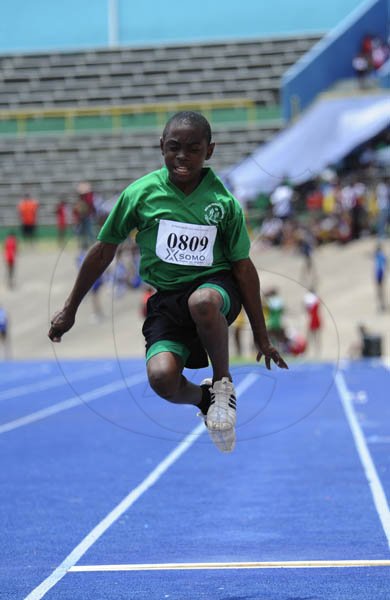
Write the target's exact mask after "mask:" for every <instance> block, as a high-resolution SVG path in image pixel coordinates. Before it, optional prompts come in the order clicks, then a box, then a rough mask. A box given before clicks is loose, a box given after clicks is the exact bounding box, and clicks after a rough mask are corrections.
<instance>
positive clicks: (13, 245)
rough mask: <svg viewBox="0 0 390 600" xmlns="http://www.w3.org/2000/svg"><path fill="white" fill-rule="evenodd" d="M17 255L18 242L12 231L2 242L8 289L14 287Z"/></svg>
mask: <svg viewBox="0 0 390 600" xmlns="http://www.w3.org/2000/svg"><path fill="white" fill-rule="evenodd" d="M17 253H18V241H17V238H16V235H15V233H14V232H13V231H10V232H9V233H8V234H7V236H6V238H5V240H4V260H5V266H6V270H7V284H8V287H9V288H10V289H12V288H13V286H14V277H15V262H16V256H17Z"/></svg>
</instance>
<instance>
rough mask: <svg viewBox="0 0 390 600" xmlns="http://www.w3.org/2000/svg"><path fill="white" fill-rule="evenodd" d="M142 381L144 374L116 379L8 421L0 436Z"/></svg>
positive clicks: (144, 379)
mask: <svg viewBox="0 0 390 600" xmlns="http://www.w3.org/2000/svg"><path fill="white" fill-rule="evenodd" d="M142 381H146V377H145V374H144V373H142V374H138V375H134V376H133V377H127V378H125V379H118V380H117V381H114V382H112V383H108V384H107V385H103V386H101V387H98V388H95V389H94V390H91V391H89V392H85V394H80V395H79V396H72V397H71V398H69V399H68V400H63V401H62V402H57V404H53V405H52V406H48V407H47V408H43V409H42V410H37V411H35V412H33V413H29V414H28V415H24V416H23V417H19V418H18V419H14V420H13V421H8V422H7V423H3V424H1V425H0V434H2V433H8V432H9V431H13V430H14V429H18V428H19V427H24V426H25V425H31V423H35V422H36V421H42V419H47V418H48V417H52V416H53V415H56V414H58V413H60V412H63V411H64V410H69V409H70V408H74V407H75V406H80V404H86V403H88V402H92V400H97V399H98V398H102V397H103V396H107V395H108V394H112V393H113V392H117V391H119V390H122V389H124V388H126V387H128V386H131V385H136V384H137V383H141V382H142Z"/></svg>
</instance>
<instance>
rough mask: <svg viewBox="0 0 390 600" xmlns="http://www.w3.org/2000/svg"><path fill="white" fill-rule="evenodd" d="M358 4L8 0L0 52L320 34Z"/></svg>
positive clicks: (341, 0) (349, 0)
mask: <svg viewBox="0 0 390 600" xmlns="http://www.w3.org/2000/svg"><path fill="white" fill-rule="evenodd" d="M360 2H361V0H321V1H320V0H316V1H315V2H308V0H272V2H269V0H240V1H239V2H237V0H219V1H217V0H216V1H215V2H212V1H211V2H210V0H197V2H195V3H193V4H188V5H186V3H183V2H181V1H179V0H166V1H165V2H160V0H151V1H149V2H142V1H141V2H136V1H135V0H65V1H64V2H57V1H56V0H9V1H7V0H4V1H3V2H2V3H1V19H0V53H2V54H6V53H11V52H18V51H20V52H26V51H27V52H29V51H31V52H35V51H40V50H42V51H44V50H71V49H78V48H80V49H81V48H99V47H105V46H109V45H127V46H131V45H142V44H154V43H164V42H174V43H180V42H191V41H201V40H202V41H207V40H218V39H243V38H256V37H267V36H273V35H288V34H294V33H300V34H302V33H306V32H307V33H309V32H310V33H322V32H326V31H329V30H330V29H331V28H333V27H334V26H336V25H337V23H339V21H340V20H342V19H343V18H345V16H346V15H348V14H349V13H350V12H351V11H353V10H354V9H355V8H356V7H357V6H358V5H359V4H360Z"/></svg>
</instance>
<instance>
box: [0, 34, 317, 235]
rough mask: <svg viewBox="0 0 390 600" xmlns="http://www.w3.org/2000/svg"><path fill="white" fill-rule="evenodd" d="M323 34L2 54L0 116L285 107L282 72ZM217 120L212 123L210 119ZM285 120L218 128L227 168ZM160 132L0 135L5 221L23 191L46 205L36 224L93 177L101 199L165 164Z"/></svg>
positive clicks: (221, 164) (11, 219)
mask: <svg viewBox="0 0 390 600" xmlns="http://www.w3.org/2000/svg"><path fill="white" fill-rule="evenodd" d="M318 39H319V36H318V35H317V36H305V37H297V36H294V37H283V38H277V39H268V40H250V41H235V42H226V43H222V42H218V43H204V44H192V45H186V46H184V45H171V46H158V47H145V48H118V49H115V50H114V49H109V50H108V49H105V50H88V51H80V52H54V53H39V54H38V53H34V54H15V55H3V56H0V118H2V119H6V118H7V112H8V111H20V114H23V111H31V110H32V111H37V116H38V117H39V111H42V110H50V109H64V110H66V109H68V108H72V107H73V108H74V107H86V108H87V107H90V108H92V107H96V106H99V107H100V106H101V107H104V106H112V107H114V106H118V105H132V104H134V105H140V104H141V105H143V106H145V107H147V105H148V104H150V105H152V104H158V103H164V102H172V103H180V102H194V101H199V100H207V101H215V102H218V101H223V100H227V99H229V98H242V99H246V100H251V101H252V102H254V103H256V105H257V106H265V107H267V106H269V107H272V106H275V105H277V104H278V103H279V85H280V79H281V76H282V74H283V73H284V71H285V70H286V69H287V68H288V67H289V66H290V65H292V64H293V63H294V62H295V61H296V60H297V59H298V58H299V57H300V56H301V55H302V54H303V53H304V52H306V51H307V50H308V49H309V48H310V47H311V46H312V45H313V43H315V42H316V41H317V40H318ZM212 124H213V123H212ZM280 127H281V122H280V121H275V120H273V121H272V120H270V121H264V122H261V121H257V122H256V121H252V122H249V121H248V122H247V123H239V124H238V123H234V122H229V123H228V122H226V124H225V125H223V124H222V123H218V124H215V126H214V124H213V129H214V131H215V141H216V142H217V149H216V153H215V157H213V159H212V163H211V164H212V166H213V167H214V168H215V169H216V170H217V171H221V170H223V169H225V168H226V167H228V166H230V165H232V164H234V163H235V162H237V161H239V160H241V159H243V158H245V157H246V156H247V155H248V154H249V153H251V152H252V151H253V150H254V149H255V148H256V147H257V146H258V145H259V144H260V143H262V142H264V141H266V140H268V139H270V138H271V137H272V136H273V135H274V134H275V132H276V131H277V130H278V129H279V128H280ZM159 134H160V131H159V130H158V129H156V128H154V129H150V128H149V129H145V130H144V131H140V130H136V129H134V130H131V129H127V130H124V129H123V130H121V129H119V130H112V131H111V130H108V131H107V130H106V131H103V130H101V131H98V130H96V131H88V132H85V131H84V132H82V131H79V132H74V131H72V132H69V131H68V132H65V133H62V134H59V133H47V134H43V133H40V134H35V135H34V134H31V133H30V134H28V135H18V136H15V135H5V134H4V135H0V225H3V226H4V225H10V224H13V223H16V222H17V215H16V210H15V207H16V205H17V202H18V201H19V199H20V198H21V196H22V195H23V194H24V193H25V192H27V191H28V192H30V193H31V194H32V195H34V196H36V197H37V198H38V199H39V200H40V202H41V212H40V222H41V223H52V222H54V208H53V207H54V205H55V203H56V202H57V201H58V198H59V197H60V196H61V195H66V196H68V197H71V195H72V194H74V192H75V189H76V186H77V184H78V183H79V182H80V181H86V180H87V181H90V182H91V184H92V186H93V188H94V189H95V190H96V191H97V192H98V193H99V194H101V195H102V196H103V197H105V198H107V197H112V196H113V195H115V194H117V193H118V192H120V191H121V189H123V187H125V186H126V185H127V184H128V183H129V182H131V181H133V180H134V179H136V178H137V177H139V176H141V175H142V174H144V173H146V172H148V171H150V170H152V169H155V168H158V167H159V166H160V165H161V155H160V152H159V147H158V139H159Z"/></svg>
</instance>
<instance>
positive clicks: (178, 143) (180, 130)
mask: <svg viewBox="0 0 390 600" xmlns="http://www.w3.org/2000/svg"><path fill="white" fill-rule="evenodd" d="M160 148H161V152H162V155H163V156H164V160H165V165H166V167H167V169H168V172H169V179H170V180H171V182H172V183H173V184H174V185H175V186H176V187H178V188H179V189H180V190H182V191H183V192H184V193H186V194H190V193H191V192H192V191H193V190H194V189H195V188H196V186H197V185H198V184H199V182H200V180H201V178H202V168H203V164H204V162H205V160H208V159H209V158H210V157H211V155H212V153H213V150H214V144H213V143H211V144H209V143H208V141H207V139H205V137H204V132H203V131H202V130H201V129H198V128H194V127H193V126H191V125H186V124H185V123H180V122H179V123H174V122H173V123H172V125H171V126H170V128H169V129H168V131H167V133H166V135H165V137H164V138H161V140H160Z"/></svg>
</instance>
